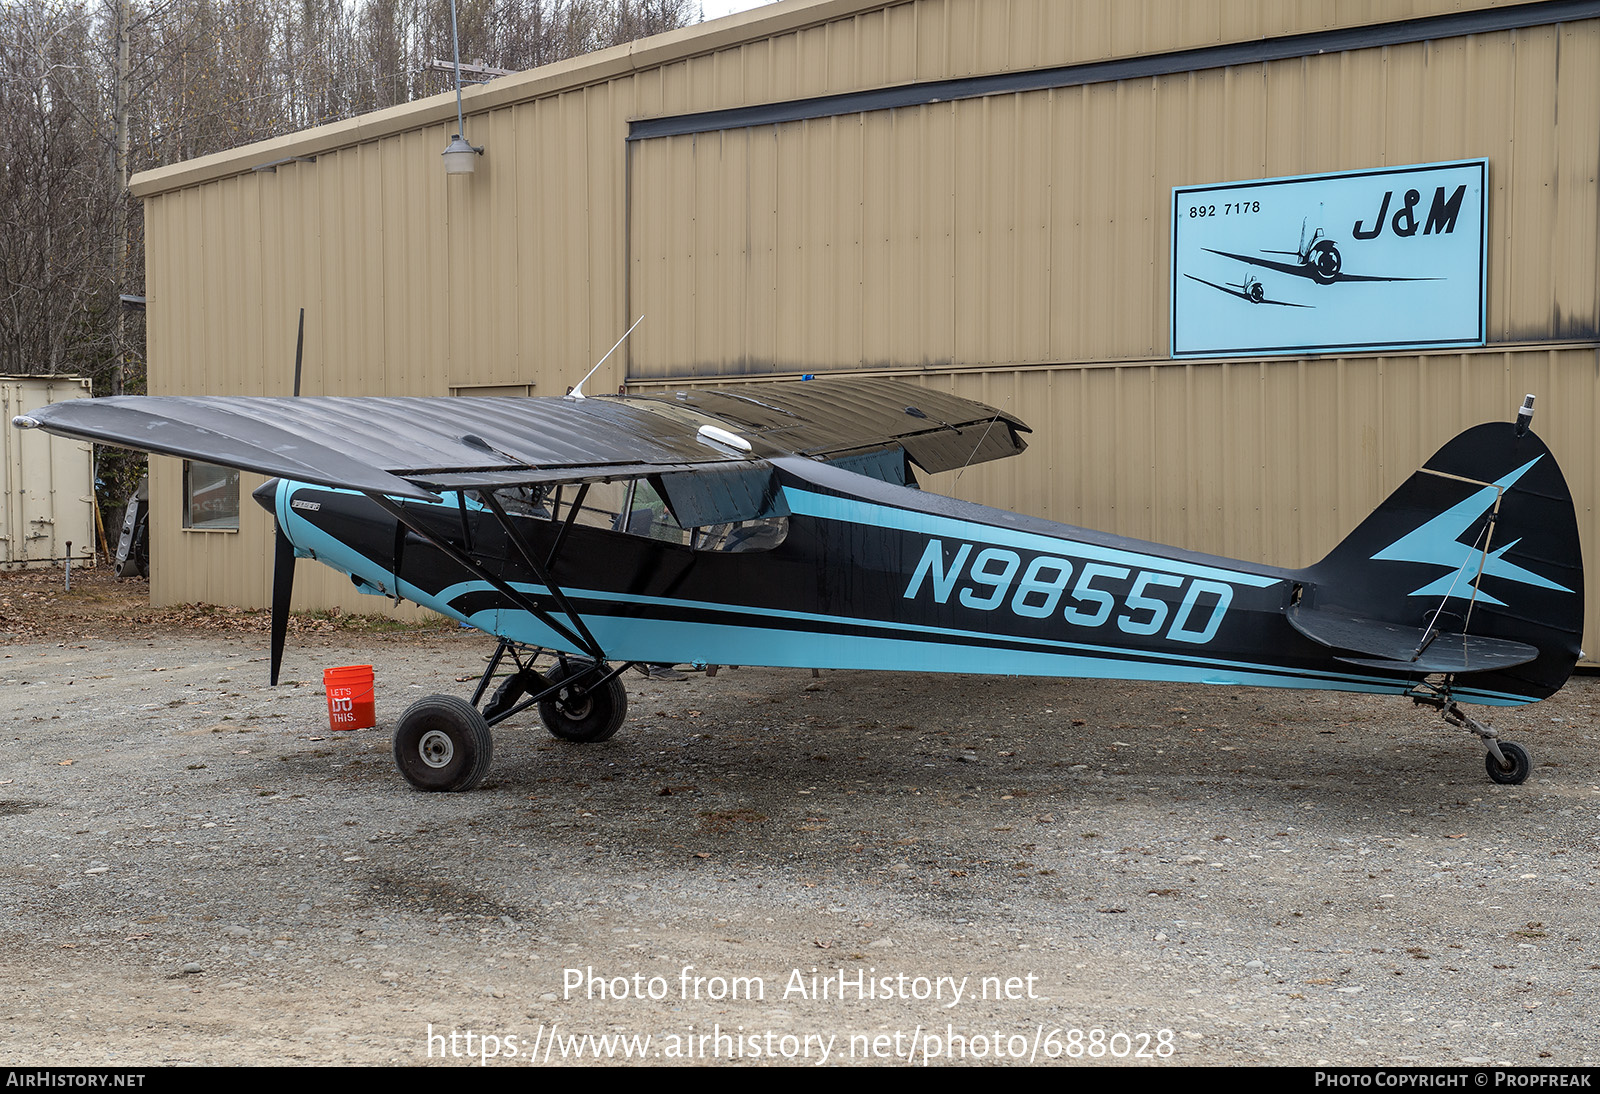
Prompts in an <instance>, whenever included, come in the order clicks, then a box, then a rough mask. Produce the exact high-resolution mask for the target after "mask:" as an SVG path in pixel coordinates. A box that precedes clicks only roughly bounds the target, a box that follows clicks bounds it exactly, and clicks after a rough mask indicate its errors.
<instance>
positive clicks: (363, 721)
mask: <svg viewBox="0 0 1600 1094" xmlns="http://www.w3.org/2000/svg"><path fill="white" fill-rule="evenodd" d="M322 688H323V690H324V691H326V692H327V693H328V728H330V729H371V728H372V727H373V726H375V725H377V724H378V717H377V714H376V713H375V712H374V710H373V707H374V706H375V705H376V704H375V703H374V702H373V693H374V690H375V689H374V686H373V683H372V666H371V665H346V666H344V667H343V668H337V669H323V670H322Z"/></svg>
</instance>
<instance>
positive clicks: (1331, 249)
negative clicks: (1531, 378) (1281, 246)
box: [1196, 221, 1444, 285]
mask: <svg viewBox="0 0 1600 1094" xmlns="http://www.w3.org/2000/svg"><path fill="white" fill-rule="evenodd" d="M1203 249H1204V250H1206V251H1210V252H1211V253H1212V254H1214V255H1221V256H1222V257H1223V258H1232V259H1235V260H1237V261H1239V262H1248V263H1250V264H1251V265H1253V266H1265V267H1266V268H1267V269H1269V270H1277V271H1278V272H1280V273H1286V274H1293V275H1294V276H1295V277H1304V278H1309V279H1310V280H1311V281H1314V282H1316V283H1317V284H1318V285H1334V284H1338V283H1339V282H1344V281H1442V280H1444V279H1443V278H1440V277H1392V276H1383V275H1378V274H1352V273H1345V272H1344V256H1343V255H1341V254H1340V253H1339V245H1338V244H1337V243H1335V242H1334V241H1333V240H1331V239H1329V238H1327V236H1326V235H1324V234H1323V231H1322V229H1321V228H1317V229H1316V230H1314V231H1313V232H1312V233H1311V238H1310V239H1309V240H1307V239H1306V225H1305V221H1301V222H1300V244H1299V246H1298V247H1296V248H1295V249H1294V250H1292V251H1272V250H1264V251H1262V252H1261V254H1259V255H1242V254H1235V253H1234V252H1232V251H1218V250H1215V249H1214V248H1211V247H1206V248H1203ZM1261 255H1292V256H1293V257H1294V261H1293V262H1279V261H1277V260H1276V259H1271V258H1262V257H1261ZM1196 280H1199V279H1198V278H1196Z"/></svg>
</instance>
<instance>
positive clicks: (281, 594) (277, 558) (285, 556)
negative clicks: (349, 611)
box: [254, 308, 306, 687]
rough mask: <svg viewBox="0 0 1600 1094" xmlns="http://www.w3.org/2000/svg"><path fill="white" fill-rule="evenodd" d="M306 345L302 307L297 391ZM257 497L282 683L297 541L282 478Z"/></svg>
mask: <svg viewBox="0 0 1600 1094" xmlns="http://www.w3.org/2000/svg"><path fill="white" fill-rule="evenodd" d="M305 348H306V310H305V309H304V308H301V309H300V329H299V332H298V333H297V334H296V335H295V340H294V393H295V395H296V396H298V395H299V394H300V362H301V360H302V359H303V357H304V355H305ZM254 496H255V499H256V500H257V501H259V502H260V503H261V507H262V508H263V509H265V510H266V511H267V512H269V513H271V514H272V637H271V643H272V669H271V678H270V682H271V684H272V686H273V687H277V685H278V669H279V668H280V667H281V666H282V665H283V642H284V639H285V638H287V637H288V634H289V599H290V597H291V596H293V595H294V544H292V543H290V542H289V537H288V536H286V535H284V534H283V525H281V524H279V523H278V509H277V499H278V480H277V479H268V480H267V481H266V482H265V483H263V484H262V485H261V486H260V487H258V488H257V489H256V491H255V494H254Z"/></svg>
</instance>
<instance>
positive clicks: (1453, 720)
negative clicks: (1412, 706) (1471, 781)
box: [1412, 692, 1533, 786]
mask: <svg viewBox="0 0 1600 1094" xmlns="http://www.w3.org/2000/svg"><path fill="white" fill-rule="evenodd" d="M1412 700H1413V701H1414V702H1418V703H1424V704H1426V705H1429V706H1436V707H1438V708H1439V713H1440V715H1441V716H1442V717H1443V718H1444V720H1445V721H1447V722H1449V723H1450V724H1451V725H1453V726H1460V727H1461V728H1462V729H1464V730H1466V731H1467V732H1468V733H1471V734H1472V735H1473V736H1474V737H1476V738H1478V740H1480V741H1482V742H1483V747H1484V750H1485V752H1486V753H1487V754H1486V755H1485V756H1484V757H1483V767H1484V770H1486V771H1487V772H1488V773H1489V778H1491V779H1493V780H1494V781H1495V782H1497V783H1500V784H1501V785H1502V786H1518V785H1520V784H1522V783H1524V782H1527V781H1528V773H1529V772H1530V771H1532V770H1533V758H1532V757H1531V756H1529V755H1528V750H1527V749H1525V748H1523V747H1522V746H1521V745H1519V744H1515V743H1513V742H1511V741H1502V740H1501V739H1500V735H1499V734H1498V733H1496V732H1495V731H1494V727H1493V726H1491V725H1486V724H1485V723H1483V722H1480V721H1478V719H1476V718H1474V717H1473V716H1472V715H1470V714H1468V713H1467V712H1466V711H1464V710H1462V709H1461V708H1460V707H1459V706H1457V705H1456V704H1455V703H1454V702H1453V701H1451V699H1450V698H1449V694H1448V693H1447V692H1446V693H1444V694H1439V695H1426V694H1417V693H1413V694H1412Z"/></svg>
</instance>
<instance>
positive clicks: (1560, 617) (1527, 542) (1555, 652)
mask: <svg viewBox="0 0 1600 1094" xmlns="http://www.w3.org/2000/svg"><path fill="white" fill-rule="evenodd" d="M1523 409H1524V413H1523V414H1522V415H1519V417H1518V420H1517V421H1516V422H1515V423H1512V422H1493V423H1489V424H1487V425H1480V426H1476V427H1474V428H1472V429H1469V430H1467V431H1466V432H1465V433H1462V434H1461V435H1459V436H1458V437H1456V438H1455V439H1454V440H1452V441H1450V442H1449V443H1448V444H1446V445H1445V446H1444V447H1443V448H1441V449H1440V450H1439V451H1438V452H1437V453H1435V454H1434V456H1433V458H1432V459H1430V460H1429V461H1428V462H1427V463H1426V464H1424V465H1423V466H1422V468H1421V469H1420V470H1418V471H1417V472H1416V473H1415V474H1413V475H1412V476H1411V477H1410V478H1409V479H1407V480H1406V482H1405V483H1403V484H1402V485H1401V486H1400V488H1399V489H1398V490H1396V491H1395V492H1394V493H1393V494H1391V495H1390V496H1389V498H1388V500H1386V501H1385V502H1384V503H1383V504H1382V505H1380V506H1379V507H1378V508H1377V510H1376V511H1375V512H1373V513H1372V515H1371V516H1369V517H1368V518H1367V519H1366V520H1364V521H1362V523H1361V524H1360V526H1359V527H1357V528H1356V530H1355V531H1353V532H1351V533H1350V535H1349V536H1347V537H1346V538H1345V540H1344V541H1343V542H1342V543H1340V544H1339V545H1338V546H1337V547H1335V548H1334V549H1333V551H1332V552H1331V553H1330V554H1329V555H1328V557H1327V558H1325V559H1323V560H1322V561H1321V562H1319V563H1317V564H1316V565H1315V566H1313V567H1311V568H1310V569H1309V570H1307V571H1305V574H1306V578H1307V595H1308V596H1310V597H1313V598H1314V605H1307V606H1308V607H1312V606H1314V607H1315V609H1316V611H1317V612H1318V613H1328V612H1333V613H1338V614H1340V615H1342V616H1344V617H1346V618H1349V619H1352V620H1360V621H1362V622H1363V623H1370V624H1386V625H1390V626H1392V627H1395V628H1401V629H1407V630H1415V631H1416V632H1417V633H1418V634H1419V635H1420V640H1419V645H1422V646H1425V645H1427V644H1429V643H1432V642H1433V641H1435V640H1441V639H1442V640H1444V641H1445V643H1446V645H1452V644H1453V646H1454V647H1455V648H1459V649H1464V650H1470V649H1471V647H1472V644H1473V641H1474V640H1482V639H1489V640H1500V641H1502V642H1509V643H1520V644H1522V645H1524V646H1526V647H1531V648H1532V649H1534V650H1537V651H1538V652H1537V655H1536V656H1532V657H1531V658H1530V659H1529V660H1527V661H1526V662H1525V663H1523V664H1520V665H1515V666H1514V667H1505V666H1504V665H1503V664H1502V665H1491V667H1489V668H1487V669H1485V670H1482V671H1478V670H1473V669H1470V668H1468V669H1466V670H1465V671H1458V672H1456V673H1455V675H1456V681H1455V689H1456V692H1457V694H1459V695H1461V696H1462V697H1463V698H1466V699H1472V698H1483V699H1485V700H1486V701H1498V702H1531V701H1533V700H1535V699H1543V698H1545V697H1546V696H1548V695H1551V694H1553V693H1554V692H1555V691H1557V690H1558V689H1559V688H1560V687H1561V686H1562V684H1564V683H1566V680H1567V677H1568V676H1570V675H1571V673H1572V668H1573V666H1574V665H1575V664H1576V663H1577V660H1578V657H1579V655H1580V653H1581V652H1582V651H1581V649H1580V646H1579V643H1580V642H1581V641H1582V638H1583V558H1582V553H1581V550H1580V547H1579V543H1578V520H1577V513H1576V511H1575V510H1574V507H1573V503H1572V494H1571V492H1570V491H1569V490H1568V488H1567V482H1566V479H1565V477H1564V476H1563V475H1562V474H1561V468H1560V467H1559V466H1557V464H1556V460H1555V457H1554V456H1552V455H1551V454H1550V450H1549V449H1548V448H1546V447H1545V445H1544V442H1543V441H1541V440H1540V439H1539V438H1538V436H1537V435H1536V434H1534V433H1533V432H1532V431H1531V430H1529V429H1528V427H1527V418H1528V417H1531V407H1530V406H1528V405H1525V406H1524V408H1523ZM1463 636H1465V637H1463ZM1328 644H1330V645H1341V646H1342V645H1345V643H1343V642H1330V643H1328ZM1484 645H1494V643H1493V642H1490V643H1484ZM1487 660H1491V661H1492V660H1493V659H1492V658H1490V659H1487ZM1469 663H1470V659H1469ZM1433 671H1441V670H1438V669H1435V670H1433Z"/></svg>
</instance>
